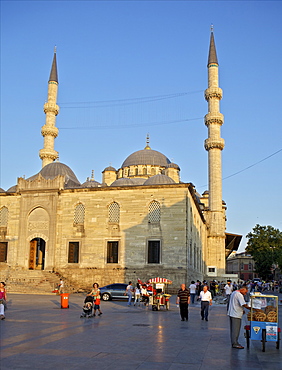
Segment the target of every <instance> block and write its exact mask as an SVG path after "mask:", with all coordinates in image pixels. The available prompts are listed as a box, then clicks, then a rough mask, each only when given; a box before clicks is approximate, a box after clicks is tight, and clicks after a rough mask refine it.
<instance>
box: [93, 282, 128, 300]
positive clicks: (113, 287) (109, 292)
mask: <svg viewBox="0 0 282 370" xmlns="http://www.w3.org/2000/svg"><path fill="white" fill-rule="evenodd" d="M127 285H128V284H122V283H116V284H110V285H106V286H103V287H102V288H99V289H100V292H101V298H102V300H103V301H110V300H111V299H114V298H115V299H121V298H125V299H127V298H128V296H127V295H124V293H125V290H126V287H127Z"/></svg>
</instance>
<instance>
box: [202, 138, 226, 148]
mask: <svg viewBox="0 0 282 370" xmlns="http://www.w3.org/2000/svg"><path fill="white" fill-rule="evenodd" d="M224 145H225V141H224V139H222V138H218V139H211V138H208V139H206V140H205V149H206V150H210V149H220V150H222V149H223V148H224Z"/></svg>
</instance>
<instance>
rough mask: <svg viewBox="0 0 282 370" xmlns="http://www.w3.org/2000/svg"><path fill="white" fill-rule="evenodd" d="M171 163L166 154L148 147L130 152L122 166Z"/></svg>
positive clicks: (163, 165) (165, 165)
mask: <svg viewBox="0 0 282 370" xmlns="http://www.w3.org/2000/svg"><path fill="white" fill-rule="evenodd" d="M169 163H170V160H169V159H168V158H167V157H166V156H165V155H163V154H162V153H160V152H158V151H156V150H152V149H151V148H150V147H147V149H143V150H138V151H137V152H135V153H132V154H130V156H129V157H127V158H126V160H125V161H124V162H123V164H122V166H121V168H124V167H129V166H137V165H139V164H143V165H151V166H162V167H167V165H168V164H169Z"/></svg>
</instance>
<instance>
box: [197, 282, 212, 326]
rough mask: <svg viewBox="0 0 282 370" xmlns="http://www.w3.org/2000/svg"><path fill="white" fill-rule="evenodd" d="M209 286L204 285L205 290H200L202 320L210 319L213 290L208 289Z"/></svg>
mask: <svg viewBox="0 0 282 370" xmlns="http://www.w3.org/2000/svg"><path fill="white" fill-rule="evenodd" d="M208 289H209V288H208V286H207V285H204V286H203V290H202V291H201V292H200V299H201V317H202V320H204V319H205V320H206V321H209V319H208V316H209V306H211V305H212V295H211V292H210V291H209V290H208Z"/></svg>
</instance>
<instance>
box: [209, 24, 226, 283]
mask: <svg viewBox="0 0 282 370" xmlns="http://www.w3.org/2000/svg"><path fill="white" fill-rule="evenodd" d="M207 67H208V88H207V89H206V91H205V99H206V100H207V102H208V114H206V116H205V124H206V126H207V127H208V139H206V140H205V149H206V150H207V151H208V172H209V210H208V212H207V213H208V220H207V221H208V224H209V229H208V230H209V234H208V237H209V238H208V250H207V254H208V256H207V264H208V266H211V267H215V268H216V271H215V272H216V275H217V276H220V275H222V274H224V273H225V210H224V208H223V203H222V169H221V167H222V166H221V151H222V150H223V148H224V140H223V139H222V138H221V137H220V127H221V125H222V124H223V115H222V114H221V113H220V111H219V102H220V100H221V99H222V90H221V89H220V88H219V87H218V60H217V55H216V49H215V42H214V35H213V27H212V28H211V37H210V49H209V58H208V65H207Z"/></svg>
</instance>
